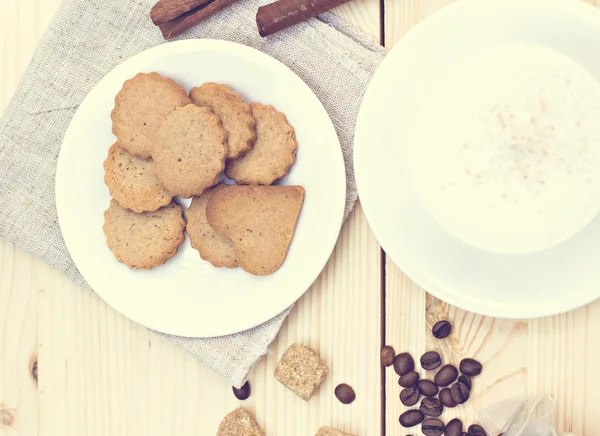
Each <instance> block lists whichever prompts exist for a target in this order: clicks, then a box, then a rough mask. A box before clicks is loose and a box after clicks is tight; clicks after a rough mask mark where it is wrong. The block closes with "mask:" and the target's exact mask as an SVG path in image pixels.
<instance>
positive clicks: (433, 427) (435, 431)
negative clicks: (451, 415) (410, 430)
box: [421, 418, 445, 436]
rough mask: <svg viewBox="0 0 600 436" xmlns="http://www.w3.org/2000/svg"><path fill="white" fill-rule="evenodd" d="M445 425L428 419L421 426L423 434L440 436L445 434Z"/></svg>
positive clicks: (436, 420) (433, 419) (439, 421)
mask: <svg viewBox="0 0 600 436" xmlns="http://www.w3.org/2000/svg"><path fill="white" fill-rule="evenodd" d="M444 429H445V426H444V423H443V422H442V421H441V420H439V419H435V418H427V419H425V420H424V421H423V424H421V432H422V433H423V434H424V435H425V436H440V435H441V434H443V433H444Z"/></svg>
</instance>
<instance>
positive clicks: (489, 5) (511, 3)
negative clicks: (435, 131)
mask: <svg viewBox="0 0 600 436" xmlns="http://www.w3.org/2000/svg"><path fill="white" fill-rule="evenodd" d="M509 41H519V42H527V43H533V44H540V45H544V46H547V47H550V48H552V49H554V50H558V51H559V52H562V53H564V54H566V55H568V56H570V57H571V58H573V59H575V60H576V61H578V62H579V63H580V64H581V65H583V66H584V67H585V68H587V69H588V70H589V71H590V72H591V73H592V74H593V75H594V76H595V77H596V78H598V79H599V80H600V51H599V49H598V47H600V11H598V10H597V9H596V8H594V7H592V6H589V5H587V4H584V3H583V2H582V1H579V0H572V1H571V0H485V1H484V0H463V1H460V2H458V3H455V4H453V5H451V6H448V7H446V8H444V9H442V10H441V11H440V12H438V13H436V14H434V15H432V16H431V17H430V18H428V19H426V20H425V21H424V22H422V23H421V24H419V25H418V26H416V27H415V28H414V29H413V30H411V31H410V32H409V33H408V34H407V35H406V36H405V37H404V38H403V39H402V40H401V41H400V42H399V43H398V44H397V45H396V46H395V47H394V49H393V50H392V51H391V52H390V53H389V54H388V56H387V57H386V58H385V59H384V61H383V62H382V64H381V66H380V67H379V69H378V70H377V72H376V74H375V76H374V78H373V80H372V82H371V84H370V85H369V89H368V90H367V92H366V94H365V98H364V101H363V103H362V107H361V110H360V114H359V119H358V125H357V130H356V136H355V151H354V153H355V154H354V161H355V171H356V180H357V184H358V191H359V196H360V199H361V204H362V206H363V209H364V211H365V213H366V215H367V218H368V220H369V223H370V225H371V227H372V229H373V231H374V233H375V235H376V237H377V239H378V240H379V242H380V243H381V245H382V246H383V248H384V250H385V251H386V253H387V254H388V255H389V256H390V257H391V259H392V260H393V261H394V263H395V264H396V265H398V267H399V268H400V269H401V270H402V271H404V272H405V273H406V274H407V275H408V276H409V277H410V278H411V279H412V280H414V281H415V282H416V283H417V284H419V285H420V286H422V287H423V288H425V289H426V290H427V291H429V292H430V293H431V294H433V295H435V296H436V297H438V298H440V299H442V300H444V301H447V302H448V303H451V304H453V305H455V306H458V307H461V308H463V309H467V310H471V311H474V312H478V313H481V314H485V315H490V316H497V317H505V318H530V317H538V316H545V315H550V314H555V313H559V312H563V311H566V310H570V309H573V308H576V307H579V306H581V305H584V304H587V303H589V302H591V301H593V300H595V299H596V298H598V297H600V267H599V265H600V218H597V219H596V220H594V221H593V222H592V223H591V224H590V225H589V226H587V227H586V228H585V229H584V230H583V231H581V232H580V233H579V234H577V235H576V236H575V237H574V238H572V239H571V240H569V241H567V242H565V243H563V244H560V245H558V246H556V247H554V248H552V249H549V250H546V251H542V252H538V253H533V254H526V255H502V254H493V253H489V252H485V251H481V250H477V249H475V248H473V247H471V246H468V245H466V244H464V243H462V242H460V241H458V240H457V239H454V238H453V237H451V236H450V235H449V234H448V233H447V232H445V231H444V230H443V229H442V228H441V227H440V226H439V225H438V224H437V223H436V222H435V221H434V220H433V218H431V217H430V216H429V215H428V213H427V212H426V211H425V208H424V206H423V204H422V203H421V200H420V199H419V197H418V196H417V195H416V193H415V192H414V191H413V189H412V187H411V185H410V183H409V178H408V171H407V169H406V168H404V167H403V156H404V154H405V152H406V150H408V147H410V146H411V144H410V142H409V141H408V140H407V134H406V133H405V132H406V131H408V130H409V129H407V128H405V129H403V126H411V125H412V123H413V122H414V108H415V107H416V106H417V102H418V101H419V98H420V96H421V95H422V92H423V89H424V88H425V87H426V86H427V85H428V83H429V82H430V81H431V80H435V78H436V77H440V75H443V74H444V70H445V68H446V66H447V65H449V64H451V63H452V62H454V61H455V60H456V59H458V58H459V57H461V56H468V55H469V53H471V52H473V51H475V50H479V49H482V48H484V47H486V46H489V45H492V44H497V43H502V42H509ZM451 115H452V114H449V116H451ZM432 128H435V126H432ZM403 130H404V131H403ZM599 201H600V200H599Z"/></svg>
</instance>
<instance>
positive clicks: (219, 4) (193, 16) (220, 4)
mask: <svg viewBox="0 0 600 436" xmlns="http://www.w3.org/2000/svg"><path fill="white" fill-rule="evenodd" d="M237 1H238V0H212V1H210V2H209V3H206V4H203V5H202V6H200V7H197V8H195V9H192V10H191V11H188V12H186V13H184V14H183V15H180V16H178V17H177V18H175V19H173V20H170V21H167V22H165V23H162V24H160V25H159V26H158V27H159V28H160V31H161V32H162V34H163V37H164V38H165V39H169V38H173V37H174V36H177V35H179V34H180V33H182V32H185V31H186V30H187V29H189V28H190V27H192V26H195V25H196V24H198V23H199V22H200V21H202V20H206V19H207V18H208V17H210V16H212V15H214V14H216V13H217V12H219V11H221V10H223V9H225V8H226V7H228V6H231V5H232V4H234V3H235V2H237Z"/></svg>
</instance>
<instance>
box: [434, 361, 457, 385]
mask: <svg viewBox="0 0 600 436" xmlns="http://www.w3.org/2000/svg"><path fill="white" fill-rule="evenodd" d="M457 377H458V370H457V369H456V367H455V366H454V365H444V366H442V369H440V370H439V371H438V373H437V374H436V375H435V378H434V381H435V384H436V385H438V386H448V385H450V384H451V383H454V381H455V380H456V378H457Z"/></svg>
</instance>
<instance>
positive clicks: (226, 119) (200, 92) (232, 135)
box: [190, 82, 256, 159]
mask: <svg viewBox="0 0 600 436" xmlns="http://www.w3.org/2000/svg"><path fill="white" fill-rule="evenodd" d="M190 99H191V100H192V103H194V104H196V105H198V106H202V107H208V108H210V109H211V110H212V111H213V112H214V113H215V114H216V115H217V116H218V117H219V118H220V119H221V122H222V123H223V128H224V129H225V131H226V132H227V145H228V147H229V152H228V153H227V159H237V158H238V157H241V156H242V155H243V154H244V153H246V152H247V151H248V150H250V149H251V148H252V145H253V144H254V140H255V139H256V121H255V120H254V116H253V115H252V110H251V109H250V106H249V105H248V104H246V102H245V101H244V98H243V97H242V96H241V95H240V94H238V93H237V92H235V91H233V90H232V89H231V88H229V87H228V86H227V85H220V84H218V83H212V82H208V83H204V84H203V85H201V86H198V87H196V88H192V90H191V91H190Z"/></svg>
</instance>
